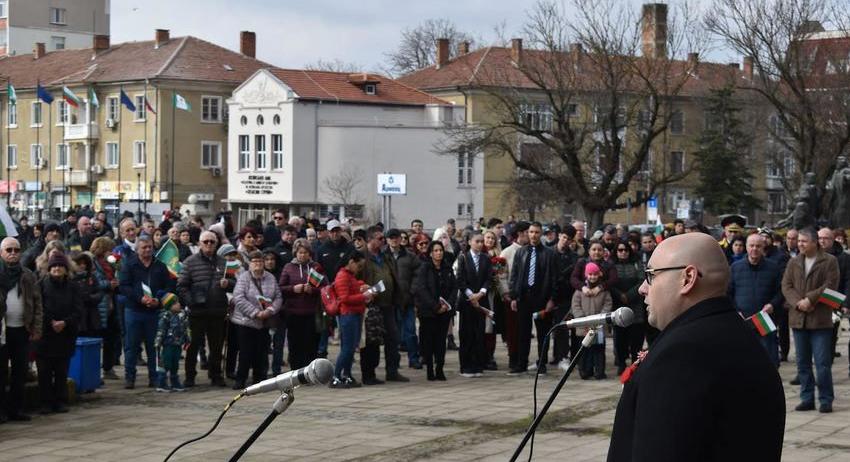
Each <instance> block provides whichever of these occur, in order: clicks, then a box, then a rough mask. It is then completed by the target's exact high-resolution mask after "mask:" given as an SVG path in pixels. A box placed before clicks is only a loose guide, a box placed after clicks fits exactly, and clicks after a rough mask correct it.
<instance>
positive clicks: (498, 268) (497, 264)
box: [490, 255, 508, 273]
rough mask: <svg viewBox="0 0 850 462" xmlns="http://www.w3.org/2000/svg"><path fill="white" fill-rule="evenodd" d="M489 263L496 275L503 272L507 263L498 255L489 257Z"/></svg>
mask: <svg viewBox="0 0 850 462" xmlns="http://www.w3.org/2000/svg"><path fill="white" fill-rule="evenodd" d="M490 263H492V264H493V271H495V272H497V273H499V272H502V271H504V269H505V268H507V266H508V261H507V260H505V259H504V258H503V257H500V256H498V255H497V256H495V257H490Z"/></svg>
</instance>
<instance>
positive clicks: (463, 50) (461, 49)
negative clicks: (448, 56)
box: [457, 41, 469, 55]
mask: <svg viewBox="0 0 850 462" xmlns="http://www.w3.org/2000/svg"><path fill="white" fill-rule="evenodd" d="M467 53H469V42H465V41H464V42H460V45H458V46H457V54H458V55H465V54H467Z"/></svg>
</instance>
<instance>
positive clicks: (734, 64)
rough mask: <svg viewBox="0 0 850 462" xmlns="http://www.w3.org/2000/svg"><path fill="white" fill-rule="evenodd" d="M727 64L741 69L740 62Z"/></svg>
mask: <svg viewBox="0 0 850 462" xmlns="http://www.w3.org/2000/svg"><path fill="white" fill-rule="evenodd" d="M728 66H729V67H731V68H733V69H741V67H740V64H738V63H728Z"/></svg>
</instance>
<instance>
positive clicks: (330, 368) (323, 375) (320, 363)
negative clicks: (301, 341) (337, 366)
mask: <svg viewBox="0 0 850 462" xmlns="http://www.w3.org/2000/svg"><path fill="white" fill-rule="evenodd" d="M312 366H313V372H314V373H315V374H316V380H317V381H318V382H319V383H320V384H322V385H325V384H327V383H330V381H331V379H332V378H333V376H334V365H333V363H332V362H330V361H328V360H327V359H325V358H318V359H316V360H314V361H313V364H312Z"/></svg>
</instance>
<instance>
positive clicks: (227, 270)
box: [224, 260, 242, 278]
mask: <svg viewBox="0 0 850 462" xmlns="http://www.w3.org/2000/svg"><path fill="white" fill-rule="evenodd" d="M239 268H242V265H240V264H239V262H238V261H236V260H229V261H228V262H227V263H225V264H224V276H225V277H228V278H232V277H236V273H238V272H239Z"/></svg>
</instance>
